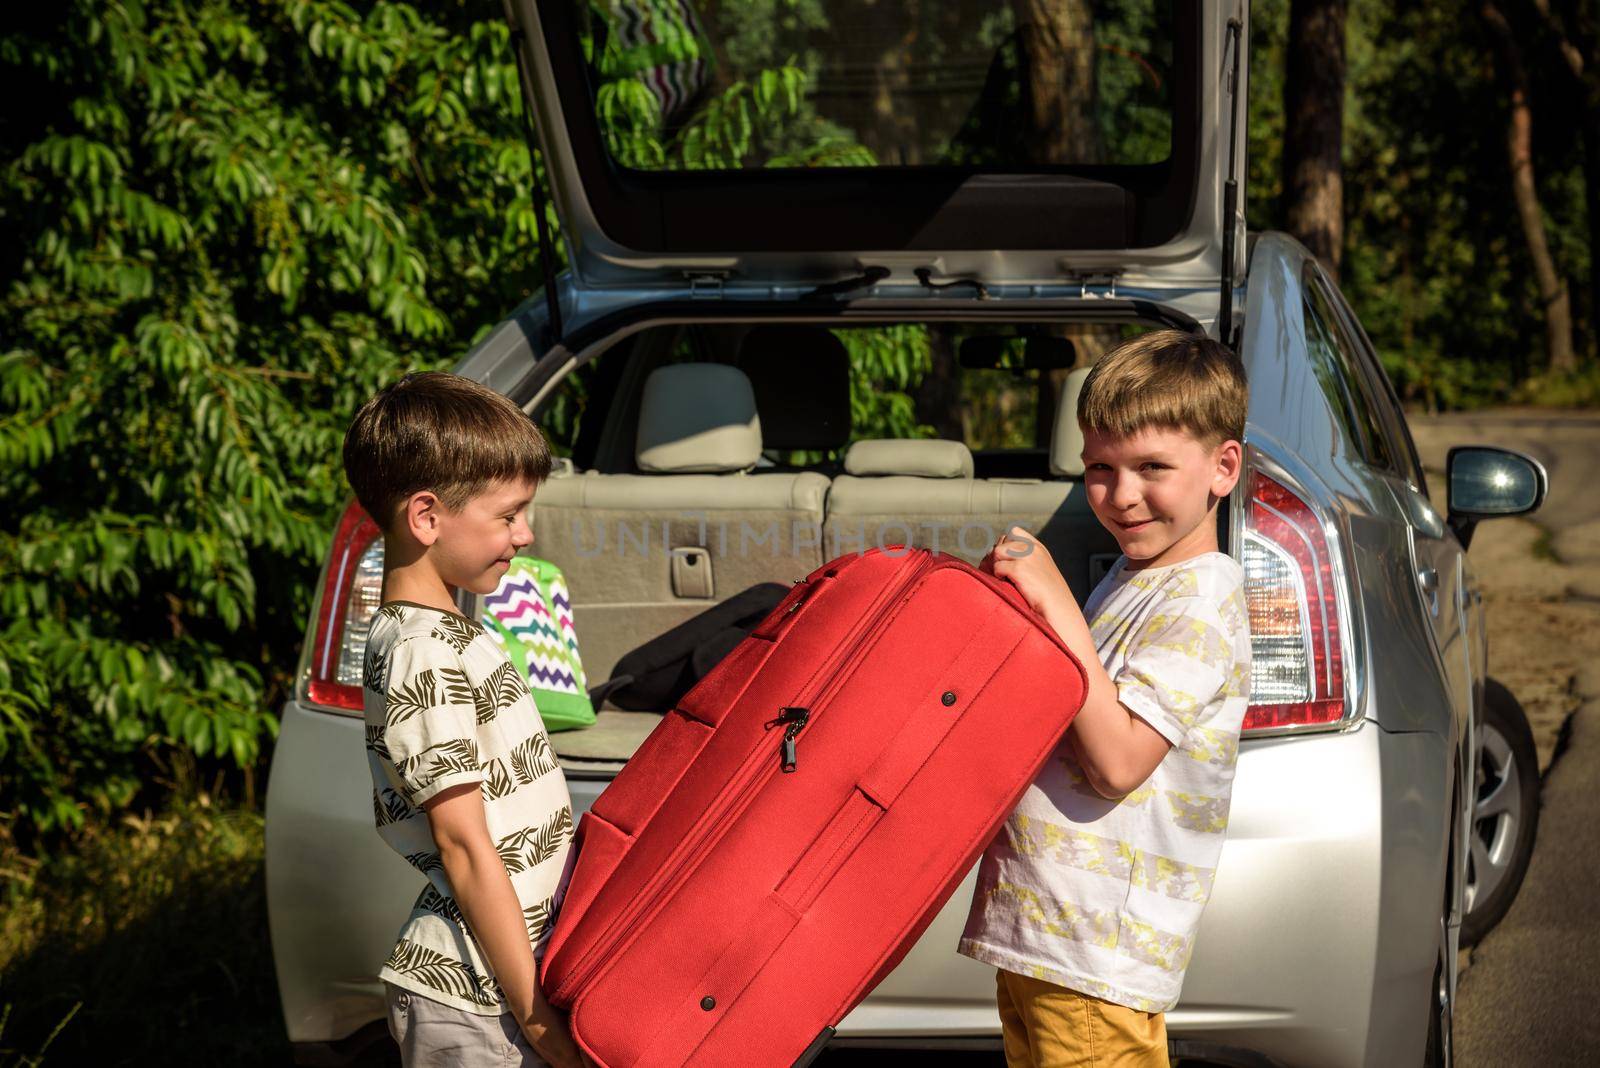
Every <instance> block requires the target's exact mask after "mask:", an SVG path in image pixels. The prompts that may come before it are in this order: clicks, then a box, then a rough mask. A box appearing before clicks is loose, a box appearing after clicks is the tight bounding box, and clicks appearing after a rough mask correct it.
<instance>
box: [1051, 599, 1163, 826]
mask: <svg viewBox="0 0 1600 1068" xmlns="http://www.w3.org/2000/svg"><path fill="white" fill-rule="evenodd" d="M1062 589H1063V592H1065V596H1064V597H1060V598H1057V599H1054V600H1052V601H1051V602H1050V603H1049V604H1047V606H1046V607H1045V609H1044V610H1043V611H1042V612H1040V615H1042V616H1044V620H1045V622H1046V623H1048V624H1050V628H1051V629H1052V630H1054V631H1055V632H1056V633H1057V634H1058V635H1060V637H1061V640H1062V641H1063V642H1065V643H1066V645H1067V648H1068V649H1071V650H1072V654H1073V655H1074V656H1076V657H1077V658H1078V659H1079V660H1080V661H1082V663H1083V670H1084V674H1086V675H1087V676H1088V677H1089V689H1088V692H1087V693H1086V694H1085V696H1084V699H1083V707H1082V708H1080V709H1079V710H1078V716H1077V718H1076V719H1074V720H1073V721H1072V731H1071V734H1070V735H1069V737H1070V738H1071V739H1072V745H1073V748H1074V749H1075V750H1076V751H1077V754H1078V764H1079V766H1080V767H1082V768H1083V773H1084V775H1086V776H1087V777H1088V779H1089V785H1090V786H1093V787H1094V789H1095V792H1096V793H1098V794H1100V795H1101V796H1102V797H1107V798H1111V799H1112V800H1118V799H1120V798H1122V797H1124V796H1126V795H1127V794H1129V793H1131V792H1132V791H1134V790H1137V789H1138V788H1139V787H1140V786H1141V785H1142V784H1143V783H1144V781H1145V780H1146V779H1148V778H1149V777H1150V776H1151V774H1152V773H1154V771H1155V770H1156V767H1157V766H1158V765H1159V764H1160V763H1161V761H1162V760H1163V759H1165V757H1166V755H1167V751H1168V750H1169V749H1171V748H1172V743H1171V742H1169V741H1168V740H1167V739H1166V738H1165V737H1163V736H1162V734H1161V733H1160V732H1159V731H1157V730H1156V729H1155V728H1154V727H1152V726H1150V724H1148V723H1146V722H1145V721H1144V720H1143V719H1141V718H1139V717H1138V716H1136V715H1134V714H1133V712H1132V711H1130V710H1129V708H1128V706H1127V705H1125V704H1123V703H1122V701H1121V700H1120V699H1119V698H1118V696H1117V684H1116V683H1115V682H1114V681H1112V678H1111V676H1110V675H1108V674H1107V673H1106V669H1105V666H1104V665H1102V664H1101V663H1100V654H1099V652H1098V650H1096V649H1095V645H1094V639H1093V638H1092V637H1091V636H1090V634H1089V624H1088V622H1087V621H1086V620H1085V619H1084V618H1083V611H1082V610H1081V609H1079V608H1078V603H1077V602H1076V601H1075V600H1073V599H1072V592H1071V591H1070V590H1067V589H1066V583H1065V582H1063V583H1062Z"/></svg>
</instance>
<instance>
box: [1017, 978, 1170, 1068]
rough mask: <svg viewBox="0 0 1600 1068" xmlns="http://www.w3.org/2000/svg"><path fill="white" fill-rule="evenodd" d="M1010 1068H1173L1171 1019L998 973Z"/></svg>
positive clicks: (1036, 981) (1041, 980)
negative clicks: (1169, 1043)
mask: <svg viewBox="0 0 1600 1068" xmlns="http://www.w3.org/2000/svg"><path fill="white" fill-rule="evenodd" d="M995 982H996V986H997V987H998V991H997V1000H998V1001H999V1004H1000V1027H1001V1030H1002V1031H1003V1033H1004V1039H1005V1046H1006V1066H1007V1068H1168V1061H1167V1018H1166V1016H1165V1015H1163V1014H1162V1013H1159V1012H1140V1011H1139V1010H1138V1009H1130V1008H1128V1007H1127V1006H1125V1005H1115V1004H1113V1003H1111V1002H1109V1001H1102V1000H1100V999H1099V998H1094V997H1090V996H1089V995H1088V994H1080V993H1078V992H1077V991H1076V990H1068V989H1066V988H1065V987H1059V986H1056V985H1055V984H1054V983H1047V982H1045V981H1044V980H1043V979H1034V978H1031V977H1029V976H1026V975H1016V974H1014V973H1012V972H1007V971H999V972H996V973H995Z"/></svg>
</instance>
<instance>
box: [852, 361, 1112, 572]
mask: <svg viewBox="0 0 1600 1068" xmlns="http://www.w3.org/2000/svg"><path fill="white" fill-rule="evenodd" d="M1087 374H1088V372H1087V371H1086V370H1084V371H1074V372H1073V373H1072V374H1071V375H1069V376H1068V378H1067V381H1066V382H1065V383H1064V384H1063V387H1062V391H1061V398H1060V403H1059V404H1058V405H1057V406H1056V410H1057V417H1056V425H1055V427H1054V429H1053V433H1052V435H1051V444H1050V472H1051V474H1052V475H1054V476H1057V477H1056V478H1055V479H1051V480H1048V481H1047V480H1044V479H998V478H997V479H977V478H974V477H973V465H972V454H971V452H970V451H968V449H967V447H966V446H965V445H963V444H962V443H960V442H956V441H939V440H897V441H859V442H857V443H856V444H855V445H853V446H851V448H850V451H849V452H848V453H846V454H845V464H844V466H845V474H843V475H840V476H839V477H838V478H835V479H834V480H833V485H832V486H831V487H830V488H829V491H828V507H827V519H826V522H825V523H824V524H823V534H824V540H825V542H826V549H827V553H828V555H830V556H835V555H838V554H840V553H846V552H854V551H859V550H860V549H862V548H871V547H873V546H877V545H894V544H911V545H915V546H918V547H920V548H928V549H938V550H941V551H943V552H947V553H952V554H954V555H956V556H959V557H961V558H963V559H965V560H967V561H968V562H970V563H976V562H977V561H978V560H980V559H981V558H982V557H983V556H984V554H985V553H987V552H988V551H989V548H990V547H991V546H992V545H993V544H994V542H995V540H996V538H998V537H999V535H1000V533H1001V532H1002V531H1004V530H1007V529H1009V528H1010V527H1011V525H1013V524H1016V525H1018V526H1021V527H1023V528H1025V529H1027V530H1030V531H1032V532H1033V533H1034V534H1035V535H1037V536H1038V537H1039V539H1040V541H1041V542H1043V543H1044V545H1045V547H1046V548H1047V549H1049V550H1050V554H1051V556H1052V557H1054V559H1055V561H1056V563H1057V565H1058V566H1059V567H1060V568H1061V572H1062V575H1063V576H1064V577H1065V578H1066V580H1067V584H1068V585H1069V586H1071V587H1072V591H1073V593H1075V594H1076V595H1077V596H1078V598H1079V599H1080V600H1082V599H1083V598H1084V597H1086V596H1088V593H1089V591H1090V590H1091V589H1092V588H1093V585H1094V583H1095V582H1097V581H1098V580H1099V578H1100V576H1101V575H1102V574H1104V570H1105V566H1106V565H1107V564H1108V563H1109V562H1110V561H1111V560H1114V559H1115V557H1116V554H1117V551H1118V550H1117V543H1116V539H1115V538H1113V537H1112V536H1111V534H1110V532H1108V531H1107V530H1106V529H1105V528H1104V527H1102V526H1101V525H1100V523H1099V521H1097V520H1096V519H1095V517H1094V513H1093V512H1092V511H1090V509H1089V501H1088V498H1087V496H1086V495H1085V493H1084V489H1083V482H1082V478H1083V461H1082V458H1081V456H1080V454H1081V453H1082V451H1083V435H1082V432H1081V431H1080V430H1079V429H1078V420H1077V407H1078V404H1077V401H1078V392H1079V391H1080V390H1081V388H1082V384H1083V379H1084V377H1085V376H1086V375H1087Z"/></svg>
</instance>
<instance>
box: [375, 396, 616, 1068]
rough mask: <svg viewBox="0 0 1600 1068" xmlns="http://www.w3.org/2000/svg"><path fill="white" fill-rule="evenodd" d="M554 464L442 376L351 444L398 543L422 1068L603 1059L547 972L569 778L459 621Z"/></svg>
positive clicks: (386, 836) (501, 402)
mask: <svg viewBox="0 0 1600 1068" xmlns="http://www.w3.org/2000/svg"><path fill="white" fill-rule="evenodd" d="M550 465H551V460H550V450H549V447H548V445H547V444H546V442H545V439H544V435H543V434H541V433H540V431H539V428H538V427H537V426H535V425H534V423H533V421H532V420H530V419H529V418H528V416H527V415H526V414H524V413H523V412H522V411H521V410H520V409H518V408H517V407H516V405H514V404H512V403H511V402H510V401H509V400H507V399H506V398H505V397H503V396H501V395H500V394H498V393H496V392H494V391H493V390H491V389H488V388H486V387H484V386H482V385H479V384H478V383H476V382H472V381H470V380H468V379H465V378H461V377H458V376H456V375H450V374H443V373H439V372H429V373H424V374H411V375H407V376H406V377H405V378H403V379H401V380H400V381H398V382H396V383H394V384H393V385H391V386H389V387H388V388H386V389H384V390H382V391H380V392H379V393H378V394H377V395H376V396H374V397H373V398H372V399H371V400H369V401H368V402H367V403H366V405H365V406H364V407H362V409H361V411H360V412H358V413H357V414H356V417H355V419H354V421H353V422H352V423H351V425H350V429H349V431H348V432H347V433H346V435H345V441H344V467H345V474H346V477H348V478H349V480H350V485H351V486H352V487H353V488H354V490H355V493H356V497H357V499H358V500H359V501H360V502H361V506H362V507H363V508H365V509H366V511H367V513H368V514H369V515H370V516H372V518H373V520H374V521H375V522H376V523H377V524H378V526H379V527H380V528H381V529H382V530H383V546H384V576H383V598H382V607H381V608H380V609H379V611H378V613H377V615H376V617H375V618H374V619H373V623H372V630H371V633H370V636H369V637H368V642H367V649H366V658H365V662H364V671H363V691H364V695H365V699H366V738H367V761H368V765H369V767H370V769H371V772H372V784H373V795H372V796H373V812H374V817H375V819H376V822H377V826H378V833H379V835H380V836H381V837H382V838H383V840H384V841H385V842H387V843H389V845H390V846H391V847H392V848H393V849H394V850H395V851H396V852H397V853H399V854H400V855H401V856H403V857H405V859H406V860H407V861H409V862H410V863H411V865H412V866H413V867H415V868H417V869H418V870H419V871H421V872H422V873H423V874H424V875H425V876H427V880H428V882H427V886H426V887H425V888H424V889H423V892H422V895H421V896H420V897H419V898H418V899H417V902H416V904H415V906H414V907H413V908H412V911H411V915H410V917H409V918H408V919H407V920H406V922H405V924H404V926H403V927H401V929H400V934H399V939H398V941H397V943H396V945H395V947H394V951H393V952H392V953H391V954H390V956H389V959H388V961H387V962H386V963H385V964H384V966H383V968H382V970H381V971H380V973H379V975H380V976H381V978H382V979H383V980H384V982H385V985H386V987H387V990H388V1004H389V1029H390V1032H391V1033H392V1034H393V1035H394V1038H395V1041H396V1042H397V1043H399V1046H400V1052H401V1058H402V1060H403V1062H404V1063H405V1065H406V1066H407V1068H421V1066H434V1065H438V1066H443V1065H450V1066H475V1065H485V1066H487V1065H497V1066H498V1065H506V1064H521V1065H537V1064H540V1063H541V1060H540V1058H542V1059H543V1061H547V1062H549V1063H550V1064H552V1065H556V1066H557V1068H580V1066H582V1065H583V1064H585V1063H586V1061H587V1059H586V1058H584V1057H583V1056H582V1054H581V1053H580V1051H579V1050H578V1048H577V1046H576V1045H575V1044H574V1042H573V1040H572V1036H571V1033H570V1032H569V1030H568V1027H567V1024H566V1021H565V1019H564V1018H563V1017H562V1015H561V1014H560V1013H559V1012H558V1011H557V1010H555V1009H554V1008H553V1007H552V1006H551V1005H550V1003H549V1002H548V1001H546V1000H545V998H544V995H543V993H542V992H541V991H540V989H539V983H538V973H537V967H536V963H535V958H536V957H537V956H538V954H539V952H540V951H541V950H542V947H543V944H544V942H545V940H546V939H547V937H548V935H549V932H550V926H551V923H552V921H553V918H554V913H555V910H556V908H557V907H558V905H559V903H560V896H561V892H562V890H563V889H564V886H565V880H566V878H567V874H568V872H567V867H568V864H567V862H568V854H569V852H570V849H571V843H572V829H573V828H572V807H571V800H570V798H569V796H568V794H567V784H566V780H565V779H564V778H563V777H562V774H561V769H560V768H559V767H558V766H557V765H556V760H555V757H554V755H553V753H552V752H551V749H550V742H549V739H548V737H547V736H546V734H545V730H544V724H543V723H542V722H541V721H540V719H539V713H538V711H537V709H535V707H534V704H533V698H532V696H531V695H530V694H529V692H528V687H527V683H526V681H525V680H524V679H523V678H522V676H521V675H520V674H519V673H518V672H517V670H516V669H515V668H514V667H513V666H512V665H511V662H510V661H509V660H508V659H507V658H506V654H505V652H504V651H503V650H502V649H501V648H500V646H499V645H497V644H496V642H495V641H494V639H493V637H492V636H491V635H490V634H489V633H488V632H487V631H486V630H485V629H484V628H483V627H482V625H480V624H479V623H478V622H477V621H476V620H473V619H469V618H468V617H467V616H465V615H462V614H461V613H460V612H459V611H458V610H457V607H456V594H457V591H458V590H461V589H466V590H470V591H472V592H473V593H480V594H487V593H493V592H494V590H495V587H496V586H497V585H498V583H499V581H500V576H501V575H503V574H504V573H505V571H506V569H507V567H508V566H509V564H510V561H511V559H512V557H514V556H515V555H516V554H517V552H518V550H520V549H522V548H524V547H525V546H527V545H529V544H531V543H532V541H533V534H532V532H531V531H530V530H529V528H528V518H527V512H528V506H529V505H530V503H531V502H532V500H533V495H534V492H535V490H536V489H537V488H538V486H539V484H540V483H541V482H543V481H544V479H545V478H546V477H547V476H548V475H549V473H550ZM536 1054H537V1055H536Z"/></svg>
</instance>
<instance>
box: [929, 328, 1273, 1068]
mask: <svg viewBox="0 0 1600 1068" xmlns="http://www.w3.org/2000/svg"><path fill="white" fill-rule="evenodd" d="M1248 406H1249V394H1248V389H1247V386H1246V384H1245V378H1244V368H1243V367H1242V365H1241V364H1240V363H1239V358H1238V357H1237V356H1235V355H1234V354H1233V353H1232V352H1231V351H1230V350H1228V349H1227V348H1226V347H1225V346H1223V345H1221V344H1220V343H1218V342H1216V341H1212V340H1210V339H1209V338H1204V337H1197V336H1194V335H1190V334H1184V333H1180V332H1178V331H1175V330H1163V331H1157V332H1154V333H1150V334H1145V335H1143V336H1141V337H1138V338H1135V339H1133V340H1131V341H1129V342H1126V343H1124V344H1122V345H1120V346H1118V347H1117V348H1116V349H1113V350H1112V351H1111V352H1108V353H1107V354H1106V355H1105V356H1103V357H1102V358H1101V359H1100V361H1099V362H1098V363H1097V364H1096V365H1095V367H1094V369H1093V370H1092V371H1091V372H1090V373H1089V376H1088V378H1087V379H1085V381H1084V385H1083V391H1082V394H1081V395H1080V397H1079V401H1078V423H1079V425H1080V426H1081V427H1082V428H1083V435H1084V448H1083V461H1084V483H1085V490H1086V493H1087V495H1088V498H1089V505H1090V507H1091V508H1092V509H1093V511H1094V513H1095V517H1096V518H1097V519H1099V520H1100V522H1101V524H1102V525H1103V526H1105V528H1106V529H1107V530H1109V531H1111V533H1112V534H1113V535H1114V536H1115V537H1116V539H1117V542H1118V544H1119V545H1120V546H1121V548H1122V554H1123V555H1122V557H1121V559H1119V560H1118V561H1117V563H1116V565H1115V566H1113V567H1112V569H1111V571H1110V573H1108V574H1107V575H1106V577H1105V578H1104V579H1103V580H1101V582H1100V584H1099V586H1097V587H1096V588H1095V590H1094V592H1093V593H1092V594H1090V596H1089V599H1088V601H1087V603H1085V604H1084V606H1083V609H1082V610H1081V611H1080V610H1079V608H1078V605H1077V602H1076V601H1075V600H1073V597H1072V593H1071V591H1070V590H1069V589H1068V588H1067V584H1066V582H1065V581H1063V580H1062V577H1061V573H1060V572H1059V571H1058V570H1057V569H1056V565H1055V563H1054V562H1053V561H1052V560H1051V558H1050V554H1049V553H1048V552H1047V551H1046V550H1045V549H1044V547H1043V546H1042V545H1040V544H1039V543H1038V542H1037V541H1036V540H1035V539H1034V538H1033V537H1032V536H1030V535H1029V534H1028V533H1027V532H1025V531H1023V530H1022V529H1021V528H1020V527H1018V528H1013V530H1012V531H1011V532H1010V533H1009V534H1006V535H1004V536H1002V537H1001V539H1000V541H999V543H998V544H997V545H996V546H995V548H994V550H993V551H991V553H990V554H989V556H988V557H987V558H985V560H984V566H985V567H986V568H988V569H990V570H992V571H993V573H994V574H996V575H999V576H1002V577H1004V578H1007V579H1010V580H1011V581H1012V582H1014V583H1015V584H1016V586H1017V588H1018V589H1019V590H1020V591H1021V592H1022V593H1023V595H1024V596H1025V597H1026V598H1027V599H1028V602H1029V603H1030V604H1031V605H1032V606H1033V607H1034V608H1035V609H1036V610H1037V611H1038V612H1039V613H1040V614H1041V615H1043V616H1044V618H1045V620H1046V621H1047V622H1049V623H1050V625H1051V626H1052V627H1054V628H1055V630H1056V632H1057V633H1058V634H1059V635H1060V636H1061V638H1062V639H1063V640H1064V641H1065V642H1066V643H1067V645H1068V647H1069V648H1071V649H1072V651H1073V652H1074V653H1075V654H1077V656H1078V658H1079V659H1080V660H1081V661H1082V662H1083V664H1084V667H1085V668H1086V669H1087V670H1088V674H1089V690H1088V694H1087V696H1086V698H1085V700H1084V703H1083V707H1082V708H1081V710H1080V711H1079V712H1078V715H1077V718H1076V719H1074V720H1073V722H1072V726H1071V728H1070V729H1069V730H1068V731H1067V736H1066V739H1065V740H1064V741H1063V743H1062V745H1061V747H1060V749H1059V750H1058V751H1057V753H1056V755H1055V757H1054V758H1052V759H1051V760H1050V761H1049V762H1048V763H1047V764H1046V765H1045V768H1044V770H1043V771H1042V772H1041V773H1040V775H1039V777H1038V779H1037V780H1035V782H1034V784H1033V785H1032V786H1031V787H1029V789H1028V792H1027V793H1026V794H1025V795H1024V796H1023V799H1022V801H1021V803H1020V804H1019V805H1018V806H1017V809H1016V811H1015V812H1014V813H1013V814H1012V815H1011V817H1010V819H1009V820H1007V822H1006V824H1005V827H1004V828H1003V829H1002V830H1001V832H1000V834H998V835H997V836H996V837H995V840H994V841H993V842H992V843H991V844H990V846H989V848H988V849H987V850H986V851H985V853H984V856H983V860H982V863H981V865H980V866H979V874H978V885H977V890H976V892H975V894H974V897H973V902H972V911H971V913H970V915H969V916H968V919H967V927H966V931H965V933H964V935H963V937H962V939H961V943H960V946H959V949H960V952H962V953H964V954H966V955H967V956H970V957H974V958H976V959H978V960H980V961H984V962H985V963H988V964H992V965H994V966H995V968H996V969H998V971H997V976H996V978H997V987H998V990H997V996H998V1002H999V1009H1000V1020H1001V1025H1002V1027H1003V1029H1004V1041H1005V1053H1006V1061H1007V1063H1008V1064H1009V1065H1010V1066H1011V1068H1023V1066H1046V1065H1048V1066H1050V1068H1066V1066H1081V1068H1090V1066H1101V1068H1104V1066H1111V1065H1116V1066H1118V1068H1134V1066H1156V1065H1166V1064H1167V1041H1166V1022H1165V1016H1164V1013H1165V1012H1166V1010H1167V1009H1169V1008H1171V1007H1172V1005H1173V1004H1174V1003H1176V1001H1177V1000H1178V991H1179V989H1180V987H1181V986H1182V983H1183V975H1184V971H1185V969H1186V968H1187V967H1188V964H1189V955H1190V952H1191V950H1192V948H1193V944H1194V935H1195V928H1196V927H1197V925H1198V924H1199V921H1200V912H1201V910H1202V909H1203V908H1204V906H1205V903H1206V899H1207V898H1208V897H1209V896H1210V894H1211V885H1212V880H1213V878H1214V877H1215V873H1216V866H1217V858H1218V856H1219V855H1220V853H1221V851H1222V841H1223V837H1224V832H1225V831H1226V828H1227V824H1228V802H1229V797H1230V794H1231V792H1232V786H1233V771H1234V762H1235V759H1236V757H1237V755H1238V748H1239V729H1240V726H1241V724H1242V723H1243V719H1244V713H1245V707H1246V705H1247V704H1248V701H1249V689H1250V634H1249V615H1248V612H1247V610H1246V606H1245V596H1244V575H1243V572H1242V570H1241V569H1240V567H1239V565H1238V563H1237V562H1235V561H1234V560H1233V558H1232V557H1230V556H1228V555H1226V554H1224V553H1222V552H1219V551H1218V544H1217V506H1218V504H1219V503H1220V502H1221V501H1222V499H1223V498H1225V497H1227V496H1228V494H1229V493H1231V492H1232V491H1233V488H1234V486H1235V484H1236V483H1237V482H1238V480H1239V475H1240V470H1241V465H1242V462H1243V457H1242V449H1243V446H1242V444H1241V442H1242V439H1243V437H1244V428H1245V416H1246V410H1247V408H1248Z"/></svg>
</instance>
